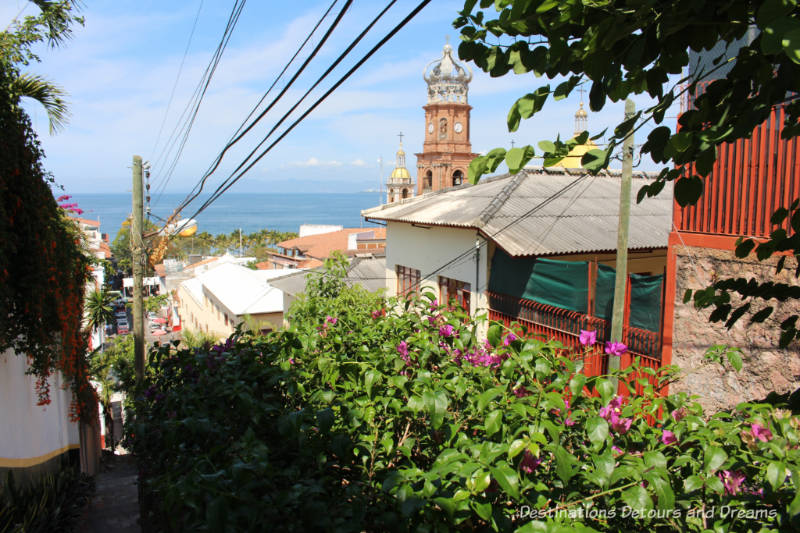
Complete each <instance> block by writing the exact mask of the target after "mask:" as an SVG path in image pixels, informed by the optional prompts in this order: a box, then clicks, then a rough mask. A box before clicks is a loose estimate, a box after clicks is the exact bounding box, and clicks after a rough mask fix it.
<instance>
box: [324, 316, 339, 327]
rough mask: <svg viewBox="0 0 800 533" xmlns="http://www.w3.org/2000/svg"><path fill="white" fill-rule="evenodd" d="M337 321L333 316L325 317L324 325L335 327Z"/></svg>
mask: <svg viewBox="0 0 800 533" xmlns="http://www.w3.org/2000/svg"><path fill="white" fill-rule="evenodd" d="M338 320H339V319H337V318H336V317H335V316H326V317H325V323H327V324H330V325H332V326H335V325H336V322H338Z"/></svg>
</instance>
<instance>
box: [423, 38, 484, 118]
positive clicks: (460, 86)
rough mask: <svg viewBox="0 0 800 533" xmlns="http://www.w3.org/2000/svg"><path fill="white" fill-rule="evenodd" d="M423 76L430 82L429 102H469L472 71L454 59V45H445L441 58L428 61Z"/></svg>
mask: <svg viewBox="0 0 800 533" xmlns="http://www.w3.org/2000/svg"><path fill="white" fill-rule="evenodd" d="M422 77H423V78H424V79H425V82H426V83H427V84H428V103H429V104H442V103H457V104H466V103H467V92H468V90H469V87H468V86H469V82H470V81H472V71H471V70H470V69H469V67H466V68H464V67H463V66H461V64H459V63H457V62H456V60H455V59H453V47H452V46H450V45H449V44H445V45H444V48H443V49H442V58H441V59H437V60H434V61H431V62H430V63H428V66H427V67H425V70H424V71H423V74H422Z"/></svg>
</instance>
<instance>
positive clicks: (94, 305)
mask: <svg viewBox="0 0 800 533" xmlns="http://www.w3.org/2000/svg"><path fill="white" fill-rule="evenodd" d="M113 299H114V297H113V296H112V295H111V294H110V293H109V292H108V291H107V290H106V289H105V288H103V289H100V290H94V291H92V292H91V293H89V296H87V297H86V305H85V309H86V322H87V324H88V325H89V327H90V328H92V329H93V330H94V329H97V330H100V346H102V345H103V330H104V329H105V325H106V324H107V323H109V322H111V321H112V320H114V309H113V308H112V307H111V302H112V301H113Z"/></svg>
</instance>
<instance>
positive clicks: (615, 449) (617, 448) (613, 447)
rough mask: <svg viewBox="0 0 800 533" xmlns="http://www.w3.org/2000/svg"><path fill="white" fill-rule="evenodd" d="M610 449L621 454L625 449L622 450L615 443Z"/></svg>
mask: <svg viewBox="0 0 800 533" xmlns="http://www.w3.org/2000/svg"><path fill="white" fill-rule="evenodd" d="M611 451H612V452H614V453H616V454H617V455H622V454H624V453H625V450H623V449H622V448H620V447H619V446H617V445H614V446H611Z"/></svg>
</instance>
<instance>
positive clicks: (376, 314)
mask: <svg viewBox="0 0 800 533" xmlns="http://www.w3.org/2000/svg"><path fill="white" fill-rule="evenodd" d="M382 311H383V309H379V310H375V311H373V312H372V318H378V317H380V316H381V313H382Z"/></svg>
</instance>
